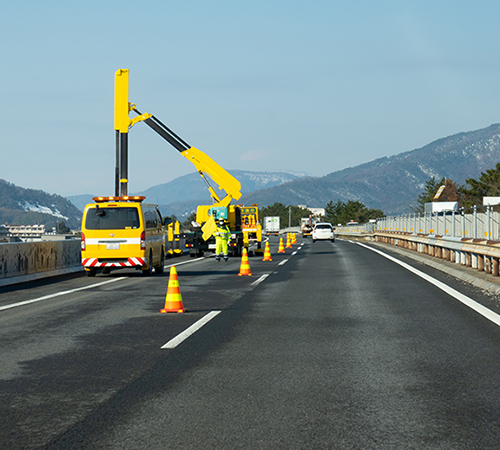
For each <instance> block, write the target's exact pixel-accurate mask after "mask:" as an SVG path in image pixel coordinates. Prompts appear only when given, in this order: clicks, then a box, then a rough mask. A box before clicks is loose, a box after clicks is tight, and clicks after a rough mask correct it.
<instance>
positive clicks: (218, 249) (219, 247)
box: [213, 219, 231, 262]
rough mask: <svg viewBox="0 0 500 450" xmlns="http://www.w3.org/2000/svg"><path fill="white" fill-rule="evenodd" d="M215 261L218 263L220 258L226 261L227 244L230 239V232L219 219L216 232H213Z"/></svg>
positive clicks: (222, 220)
mask: <svg viewBox="0 0 500 450" xmlns="http://www.w3.org/2000/svg"><path fill="white" fill-rule="evenodd" d="M213 235H214V236H215V260H216V261H217V262H219V261H220V258H221V256H223V257H224V261H227V259H228V258H227V254H228V242H229V238H230V237H231V231H229V228H228V227H227V225H226V224H225V222H224V219H219V222H218V223H217V230H215V232H214V234H213Z"/></svg>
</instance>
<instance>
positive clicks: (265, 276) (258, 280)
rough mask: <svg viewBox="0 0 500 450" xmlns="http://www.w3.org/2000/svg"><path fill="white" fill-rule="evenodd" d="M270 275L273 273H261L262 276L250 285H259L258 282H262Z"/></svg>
mask: <svg viewBox="0 0 500 450" xmlns="http://www.w3.org/2000/svg"><path fill="white" fill-rule="evenodd" d="M269 275H271V274H270V273H265V274H264V275H261V276H260V278H258V279H257V280H255V281H254V282H253V283H251V284H250V286H257V285H258V284H260V283H262V282H263V281H264V280H265V279H266V278H267V277H268V276H269Z"/></svg>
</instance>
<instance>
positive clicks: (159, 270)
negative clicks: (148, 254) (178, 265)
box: [155, 249, 165, 275]
mask: <svg viewBox="0 0 500 450" xmlns="http://www.w3.org/2000/svg"><path fill="white" fill-rule="evenodd" d="M164 265H165V253H163V249H162V251H161V256H160V263H159V264H158V265H157V266H155V275H161V274H162V273H163V270H164Z"/></svg>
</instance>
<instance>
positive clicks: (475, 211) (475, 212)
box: [474, 205, 477, 239]
mask: <svg viewBox="0 0 500 450" xmlns="http://www.w3.org/2000/svg"><path fill="white" fill-rule="evenodd" d="M474 239H477V205H474Z"/></svg>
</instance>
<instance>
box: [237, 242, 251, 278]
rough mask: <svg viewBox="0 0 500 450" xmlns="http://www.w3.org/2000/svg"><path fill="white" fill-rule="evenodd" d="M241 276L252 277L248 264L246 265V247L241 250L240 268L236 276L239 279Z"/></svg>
mask: <svg viewBox="0 0 500 450" xmlns="http://www.w3.org/2000/svg"><path fill="white" fill-rule="evenodd" d="M242 275H252V272H250V264H249V263H248V252H247V249H246V247H244V248H243V253H242V255H241V266H240V273H239V274H238V276H239V277H241V276H242Z"/></svg>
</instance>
